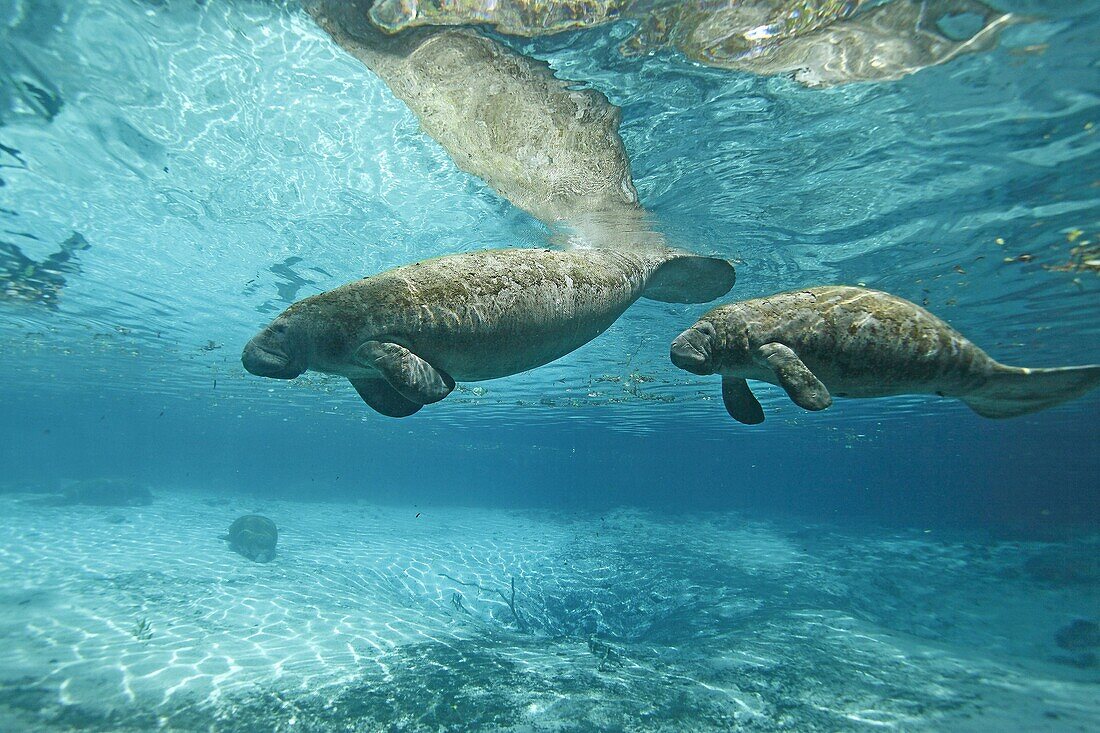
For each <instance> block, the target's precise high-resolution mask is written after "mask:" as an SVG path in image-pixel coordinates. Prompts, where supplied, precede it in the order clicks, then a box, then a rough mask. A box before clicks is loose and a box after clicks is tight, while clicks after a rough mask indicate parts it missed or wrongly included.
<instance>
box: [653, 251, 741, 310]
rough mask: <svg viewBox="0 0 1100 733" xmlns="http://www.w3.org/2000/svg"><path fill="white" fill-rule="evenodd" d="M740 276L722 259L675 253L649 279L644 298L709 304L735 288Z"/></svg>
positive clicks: (668, 301)
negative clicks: (734, 284) (734, 283)
mask: <svg viewBox="0 0 1100 733" xmlns="http://www.w3.org/2000/svg"><path fill="white" fill-rule="evenodd" d="M736 279H737V274H736V273H735V272H734V270H733V265H732V264H731V263H730V262H728V261H727V260H723V259H722V258H721V257H704V256H703V255H694V254H690V253H688V252H676V253H675V254H673V255H672V256H671V257H669V258H668V259H667V260H665V262H664V263H662V264H661V265H660V266H659V267H658V268H657V269H656V271H654V273H653V274H652V275H651V276H650V278H649V283H648V284H647V285H646V288H645V290H644V291H643V292H642V297H643V298H647V299H649V300H659V301H661V302H662V303H709V302H710V301H712V300H714V299H715V298H720V297H722V296H723V295H725V294H726V293H728V292H729V291H730V288H732V287H733V282H734V280H736Z"/></svg>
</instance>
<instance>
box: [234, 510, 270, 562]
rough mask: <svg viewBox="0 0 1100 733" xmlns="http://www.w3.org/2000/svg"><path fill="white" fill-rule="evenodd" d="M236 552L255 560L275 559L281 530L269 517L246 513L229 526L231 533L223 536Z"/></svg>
mask: <svg viewBox="0 0 1100 733" xmlns="http://www.w3.org/2000/svg"><path fill="white" fill-rule="evenodd" d="M222 539H223V540H226V541H227V542H229V547H230V549H232V550H233V551H234V552H236V553H238V554H240V555H244V556H245V557H247V558H248V559H249V560H252V561H253V562H271V561H272V560H273V559H275V544H276V543H277V542H278V541H279V530H278V529H277V528H276V527H275V522H272V521H271V520H270V519H268V518H267V517H264V516H261V515H259V514H246V515H244V516H243V517H240V518H238V519H237V520H236V521H234V522H233V524H231V525H230V526H229V534H226V535H223V536H222Z"/></svg>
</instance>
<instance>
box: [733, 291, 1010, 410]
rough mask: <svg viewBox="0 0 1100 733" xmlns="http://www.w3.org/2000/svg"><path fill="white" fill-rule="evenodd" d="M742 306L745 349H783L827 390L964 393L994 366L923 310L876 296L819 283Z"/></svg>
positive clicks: (890, 297)
mask: <svg viewBox="0 0 1100 733" xmlns="http://www.w3.org/2000/svg"><path fill="white" fill-rule="evenodd" d="M740 305H741V308H739V310H740V311H741V316H742V317H743V318H744V320H745V322H747V323H751V324H752V325H751V328H750V329H749V346H750V348H751V349H757V348H759V347H760V346H763V345H764V344H766V343H772V342H776V343H781V344H784V345H786V346H789V347H790V348H791V349H793V350H794V351H795V352H796V353H797V354H798V356H799V358H800V359H802V361H803V362H804V363H805V364H806V365H807V366H808V367H809V368H810V370H811V371H813V373H814V374H815V375H817V376H818V378H820V379H821V380H822V381H823V382H824V383H825V384H826V385H830V383H832V385H833V386H835V385H838V384H840V385H845V386H855V385H865V384H874V385H876V388H875V390H879V389H881V390H882V391H881V393H882V394H891V393H898V391H922V390H923V389H924V388H925V387H926V386H928V385H937V384H940V385H944V386H945V387H947V388H948V389H952V390H955V389H963V388H965V387H966V386H968V385H971V384H973V383H974V382H976V381H977V380H980V379H982V378H984V375H985V374H986V373H988V371H989V369H990V368H991V365H992V363H993V361H992V359H990V358H989V357H988V356H987V355H986V354H985V352H983V351H982V350H981V349H979V348H978V347H977V346H975V345H974V344H972V343H971V342H970V341H968V340H967V339H966V338H965V337H963V336H962V334H960V333H959V332H958V331H956V330H955V329H953V328H952V327H951V326H949V325H948V324H947V323H945V322H944V321H942V320H940V319H939V318H937V317H936V316H934V315H933V314H931V313H929V312H928V311H927V310H925V309H924V308H921V307H920V306H918V305H916V304H915V303H911V302H909V301H907V300H905V299H903V298H899V297H897V296H894V295H891V294H889V293H884V292H881V291H876V290H868V289H866V288H856V287H847V286H825V287H817V288H805V289H802V290H793V291H789V292H786V293H779V294H777V295H773V296H768V297H766V298H758V299H756V300H753V301H745V302H744V303H742V304H740ZM831 388H832V387H831ZM874 393H875V394H878V393H880V392H879V391H874Z"/></svg>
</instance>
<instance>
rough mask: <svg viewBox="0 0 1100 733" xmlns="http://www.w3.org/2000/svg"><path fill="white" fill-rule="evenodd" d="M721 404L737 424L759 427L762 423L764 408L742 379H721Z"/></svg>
mask: <svg viewBox="0 0 1100 733" xmlns="http://www.w3.org/2000/svg"><path fill="white" fill-rule="evenodd" d="M722 403H723V404H724V405H725V406H726V412H728V413H729V414H730V417H732V418H733V419H734V420H736V421H737V422H739V423H744V424H745V425H759V424H760V423H762V422H764V408H763V407H761V406H760V403H759V402H757V400H756V395H754V394H753V393H752V390H751V389H749V384H748V382H746V381H745V380H744V379H738V378H737V377H722Z"/></svg>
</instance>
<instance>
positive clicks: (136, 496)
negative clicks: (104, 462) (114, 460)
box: [52, 478, 153, 506]
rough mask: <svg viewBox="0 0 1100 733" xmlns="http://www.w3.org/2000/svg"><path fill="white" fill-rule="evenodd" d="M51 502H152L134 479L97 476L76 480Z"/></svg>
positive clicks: (63, 504) (80, 503)
mask: <svg viewBox="0 0 1100 733" xmlns="http://www.w3.org/2000/svg"><path fill="white" fill-rule="evenodd" d="M52 503H53V504H56V505H59V506H66V505H76V504H79V505H87V506H148V505H149V504H152V503H153V494H152V493H151V492H150V491H149V489H147V488H146V487H145V486H143V485H141V484H139V483H137V482H135V481H126V480H120V479H107V478H97V479H90V480H88V481H77V482H76V483H75V484H72V485H71V486H69V487H68V488H66V489H65V490H64V491H63V492H62V494H61V496H60V497H58V499H57V500H56V501H54V502H52Z"/></svg>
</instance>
